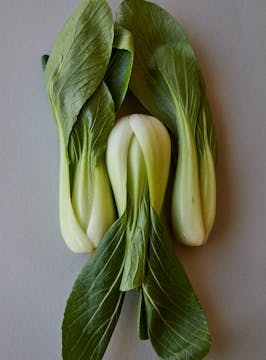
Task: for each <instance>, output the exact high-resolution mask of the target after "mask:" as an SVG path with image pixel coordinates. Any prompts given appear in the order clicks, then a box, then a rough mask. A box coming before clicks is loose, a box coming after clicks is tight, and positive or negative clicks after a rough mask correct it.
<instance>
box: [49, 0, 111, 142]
mask: <svg viewBox="0 0 266 360" xmlns="http://www.w3.org/2000/svg"><path fill="white" fill-rule="evenodd" d="M113 34H114V30H113V21H112V13H111V9H110V7H109V5H108V3H107V1H106V0H84V1H83V2H82V3H81V4H80V5H79V6H78V7H77V8H76V10H75V11H74V13H73V14H72V16H71V17H70V18H69V19H68V21H67V22H66V24H65V25H64V27H63V28H62V30H61V32H60V33H59V35H58V37H57V40H56V42H55V44H54V47H53V50H52V52H51V55H50V57H49V60H48V62H47V65H46V69H45V81H46V87H47V92H48V97H49V100H50V103H51V107H52V110H53V115H54V118H55V120H56V123H57V126H58V127H59V128H61V131H62V136H63V138H64V141H65V146H67V144H68V137H69V134H70V132H71V129H72V127H73V125H74V123H75V122H76V120H77V116H78V114H79V112H80V110H81V108H82V107H83V105H84V104H85V102H86V101H87V100H88V99H89V98H90V97H91V95H92V94H93V93H94V92H95V90H96V89H97V88H98V86H99V84H100V83H101V81H102V79H103V77H104V74H105V72H106V69H107V66H108V62H109V59H110V56H111V51H112V43H113Z"/></svg>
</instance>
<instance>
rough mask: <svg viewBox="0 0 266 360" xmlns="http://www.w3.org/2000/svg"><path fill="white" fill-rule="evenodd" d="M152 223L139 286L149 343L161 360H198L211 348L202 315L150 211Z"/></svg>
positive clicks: (164, 234) (194, 296) (157, 219)
mask: <svg viewBox="0 0 266 360" xmlns="http://www.w3.org/2000/svg"><path fill="white" fill-rule="evenodd" d="M151 222H152V229H151V236H150V245H149V258H148V264H147V275H146V278H145V282H144V284H143V286H142V289H143V296H144V300H145V307H146V318H147V329H148V335H149V339H150V341H151V343H152V345H153V347H154V349H155V351H156V352H157V354H158V355H159V357H160V359H167V360H200V359H202V358H203V357H204V356H205V355H206V354H207V352H208V350H209V347H210V334H209V330H208V326H207V321H206V318H205V315H204V312H203V310H202V307H201V305H200V303H199V301H198V299H197V297H196V295H195V293H194V291H193V289H192V287H191V285H190V283H189V280H188V278H187V276H186V274H185V272H184V269H183V267H182V266H181V264H180V262H179V261H178V259H177V257H176V256H175V253H174V249H173V247H172V244H171V241H170V239H169V237H168V234H167V233H166V231H165V229H164V228H163V227H162V225H161V224H160V221H159V218H158V216H157V215H156V213H155V212H154V211H153V210H152V211H151Z"/></svg>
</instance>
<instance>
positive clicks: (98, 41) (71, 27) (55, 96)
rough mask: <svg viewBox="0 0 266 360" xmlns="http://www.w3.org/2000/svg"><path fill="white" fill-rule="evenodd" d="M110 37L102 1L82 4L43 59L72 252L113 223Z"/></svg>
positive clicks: (63, 220) (90, 244)
mask: <svg viewBox="0 0 266 360" xmlns="http://www.w3.org/2000/svg"><path fill="white" fill-rule="evenodd" d="M113 38H114V24H113V20H112V13H111V9H110V7H109V5H108V3H107V1H106V0H97V1H95V0H84V1H83V2H82V3H81V4H80V5H79V6H78V7H77V8H76V10H75V11H74V13H73V14H72V16H71V17H70V18H69V19H68V21H67V22H66V24H65V25H64V27H63V28H62V30H61V32H60V33H59V35H58V38H57V40H56V42H55V44H54V47H53V49H52V52H51V54H50V56H49V58H48V57H46V58H44V66H45V84H46V88H47V93H48V98H49V102H50V105H51V109H52V113H53V117H54V119H55V122H56V125H57V130H58V136H59V142H60V193H59V210H60V225H61V231H62V235H63V237H64V239H65V241H66V243H67V245H68V246H69V248H70V249H71V250H73V251H74V252H92V251H93V250H94V249H95V248H96V247H97V246H98V244H99V241H100V239H101V238H102V236H103V234H104V233H105V232H106V230H107V229H108V228H109V226H110V225H111V224H112V223H113V221H114V219H115V209H114V204H113V197H112V192H111V188H110V184H109V180H108V176H107V172H106V168H105V150H106V143H107V138H108V135H109V133H110V131H111V129H112V126H113V123H114V120H115V104H114V101H113V98H112V95H111V93H110V91H109V88H108V86H107V85H106V84H105V82H104V81H103V80H104V77H105V74H106V71H107V69H108V64H109V61H110V58H111V54H112V44H113ZM46 62H47V63H46Z"/></svg>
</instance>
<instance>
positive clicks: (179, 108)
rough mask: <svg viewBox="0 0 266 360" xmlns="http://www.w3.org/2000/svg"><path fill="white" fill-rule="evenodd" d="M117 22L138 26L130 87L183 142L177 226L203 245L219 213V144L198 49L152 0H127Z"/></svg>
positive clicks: (175, 206) (184, 239) (174, 214)
mask: <svg viewBox="0 0 266 360" xmlns="http://www.w3.org/2000/svg"><path fill="white" fill-rule="evenodd" d="M117 23H118V24H119V25H121V26H123V27H124V28H126V29H127V30H129V31H130V32H132V36H133V40H134V49H135V60H134V65H133V69H132V77H131V80H130V88H131V90H132V92H133V93H134V95H135V96H136V97H137V98H138V99H139V101H140V102H141V103H142V104H143V105H144V106H145V107H146V108H147V109H148V110H149V111H150V112H151V113H152V114H153V115H154V116H156V117H158V118H159V119H160V120H162V121H163V122H164V124H165V125H166V126H167V127H168V128H169V129H170V130H171V132H172V134H173V135H174V139H175V142H176V144H175V146H178V151H179V154H178V162H177V166H176V176H175V182H174V189H173V199H172V224H173V229H174V231H175V233H176V235H177V236H178V238H179V239H180V240H181V241H182V242H184V243H185V244H188V245H201V244H202V243H204V242H205V241H206V240H207V237H208V235H209V233H210V231H211V228H212V226H213V222H214V218H215V198H216V194H215V193H216V190H215V188H216V186H215V162H216V158H217V153H216V151H217V149H216V142H215V135H214V128H213V123H212V120H211V113H210V109H209V105H208V101H207V97H206V91H205V89H204V85H203V80H202V78H201V75H200V72H199V70H198V66H197V61H196V58H195V55H194V52H193V50H192V48H191V46H190V45H189V42H188V40H187V38H186V35H185V34H184V32H183V30H182V28H181V27H180V25H179V24H178V23H177V22H176V21H175V20H174V19H173V18H172V17H171V16H170V15H169V14H168V13H167V12H166V11H165V10H163V9H162V8H160V7H159V6H157V5H155V4H152V3H150V2H147V1H144V0H136V1H130V0H124V1H123V2H122V4H121V5H120V7H119V9H118V12H117Z"/></svg>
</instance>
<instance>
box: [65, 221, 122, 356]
mask: <svg viewBox="0 0 266 360" xmlns="http://www.w3.org/2000/svg"><path fill="white" fill-rule="evenodd" d="M125 229H126V226H125V218H124V216H122V217H120V218H119V219H118V220H117V221H116V222H115V223H114V224H113V225H112V227H111V228H110V229H109V230H108V232H107V233H106V235H105V236H104V238H103V240H102V241H101V243H100V246H99V248H98V249H97V251H96V252H95V254H93V255H92V256H91V257H90V258H89V260H88V261H87V263H86V264H85V266H84V268H83V269H82V271H81V273H80V275H79V276H78V278H77V280H76V282H75V285H74V287H73V290H72V292H71V295H70V297H69V299H68V301H67V305H66V309H65V314H64V320H63V325H62V339H63V340H62V341H63V349H62V355H63V359H64V360H78V359H79V360H100V359H102V357H103V355H104V352H105V350H106V347H107V345H108V342H109V340H110V338H111V335H112V333H113V330H114V327H115V325H116V323H117V321H118V317H119V314H120V310H121V306H122V302H123V297H124V294H123V293H122V292H120V290H119V286H120V282H121V277H122V271H123V265H124V251H125Z"/></svg>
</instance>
